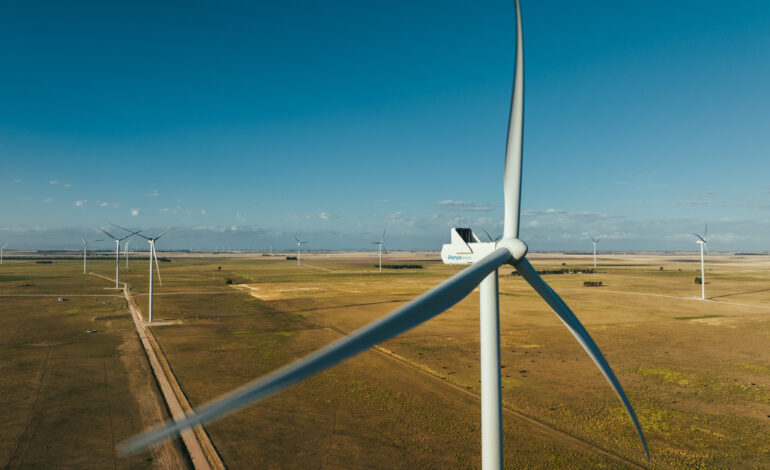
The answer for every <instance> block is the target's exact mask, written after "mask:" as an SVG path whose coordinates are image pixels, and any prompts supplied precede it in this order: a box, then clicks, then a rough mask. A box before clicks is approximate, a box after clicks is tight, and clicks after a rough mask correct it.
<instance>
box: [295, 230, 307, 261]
mask: <svg viewBox="0 0 770 470" xmlns="http://www.w3.org/2000/svg"><path fill="white" fill-rule="evenodd" d="M294 239H295V240H297V264H301V261H300V256H301V254H302V245H304V244H306V243H307V242H303V241H300V240H299V238H297V237H294Z"/></svg>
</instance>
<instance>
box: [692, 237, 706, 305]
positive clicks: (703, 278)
mask: <svg viewBox="0 0 770 470" xmlns="http://www.w3.org/2000/svg"><path fill="white" fill-rule="evenodd" d="M708 232H709V227H708V225H706V226H705V227H704V228H703V236H702V237H701V236H700V235H698V234H697V233H696V234H694V235H695V236H696V237H698V240H697V241H696V242H695V243H697V244H698V245H700V299H701V300H706V270H705V269H704V264H703V250H704V249H705V250H706V253H708V251H709V249H708V247H707V246H706V235H707V234H708Z"/></svg>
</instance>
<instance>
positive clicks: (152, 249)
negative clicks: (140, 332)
mask: <svg viewBox="0 0 770 470" xmlns="http://www.w3.org/2000/svg"><path fill="white" fill-rule="evenodd" d="M112 225H115V224H112ZM115 226H116V227H118V228H120V229H123V230H128V229H127V228H123V227H121V226H119V225H115ZM172 228H173V227H169V228H167V229H166V230H164V231H163V233H161V234H160V235H158V236H157V237H145V236H144V235H142V234H141V233H139V232H136V234H137V235H139V236H140V237H142V238H144V239H145V240H147V241H148V242H149V243H150V296H149V297H150V300H149V306H148V308H147V319H148V321H149V322H150V323H152V259H153V258H155V269H156V270H157V271H158V283H159V284H160V286H161V287H163V281H162V280H161V279H160V266H158V253H157V252H156V251H155V242H156V241H158V240H159V239H160V237H162V236H163V235H165V234H167V233H168V231H169V230H171V229H172Z"/></svg>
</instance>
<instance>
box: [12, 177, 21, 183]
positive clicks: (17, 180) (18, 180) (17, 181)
mask: <svg viewBox="0 0 770 470" xmlns="http://www.w3.org/2000/svg"><path fill="white" fill-rule="evenodd" d="M13 182H14V183H16V184H19V183H21V180H20V179H19V178H16V179H15V180H13Z"/></svg>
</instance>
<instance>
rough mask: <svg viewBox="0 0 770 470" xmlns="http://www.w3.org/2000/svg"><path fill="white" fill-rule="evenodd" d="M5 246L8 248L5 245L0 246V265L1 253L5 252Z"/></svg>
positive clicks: (0, 260)
mask: <svg viewBox="0 0 770 470" xmlns="http://www.w3.org/2000/svg"><path fill="white" fill-rule="evenodd" d="M6 246H8V244H7V243H6V244H5V245H3V246H0V264H3V252H4V251H5V247H6Z"/></svg>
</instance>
